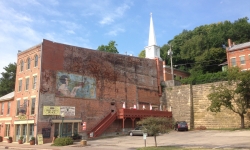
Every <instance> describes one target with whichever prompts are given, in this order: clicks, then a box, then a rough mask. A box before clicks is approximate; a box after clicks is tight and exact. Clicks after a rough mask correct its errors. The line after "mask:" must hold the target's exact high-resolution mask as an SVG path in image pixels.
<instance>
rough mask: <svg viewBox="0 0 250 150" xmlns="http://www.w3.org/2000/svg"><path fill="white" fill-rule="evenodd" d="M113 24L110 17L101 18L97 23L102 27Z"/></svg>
mask: <svg viewBox="0 0 250 150" xmlns="http://www.w3.org/2000/svg"><path fill="white" fill-rule="evenodd" d="M113 22H114V19H112V17H111V16H108V17H104V18H102V20H101V21H99V23H100V24H102V25H105V24H111V23H113Z"/></svg>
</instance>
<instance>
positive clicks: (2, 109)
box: [0, 102, 4, 115]
mask: <svg viewBox="0 0 250 150" xmlns="http://www.w3.org/2000/svg"><path fill="white" fill-rule="evenodd" d="M3 111H4V102H2V106H1V114H0V115H3Z"/></svg>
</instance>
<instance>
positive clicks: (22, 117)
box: [18, 115, 27, 120]
mask: <svg viewBox="0 0 250 150" xmlns="http://www.w3.org/2000/svg"><path fill="white" fill-rule="evenodd" d="M18 119H19V120H26V119H27V117H26V115H19V116H18Z"/></svg>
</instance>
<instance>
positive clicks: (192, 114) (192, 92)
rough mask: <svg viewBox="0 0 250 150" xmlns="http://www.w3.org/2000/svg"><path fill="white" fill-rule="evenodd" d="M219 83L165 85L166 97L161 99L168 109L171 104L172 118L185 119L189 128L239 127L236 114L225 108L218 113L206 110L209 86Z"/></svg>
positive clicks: (248, 116)
mask: <svg viewBox="0 0 250 150" xmlns="http://www.w3.org/2000/svg"><path fill="white" fill-rule="evenodd" d="M219 83H220V82H216V83H208V84H200V85H193V86H191V85H181V86H174V87H166V88H165V89H164V96H165V97H166V99H165V100H163V101H165V102H166V104H167V108H168V110H169V109H170V106H171V109H172V112H173V118H174V119H175V120H176V121H181V120H185V121H187V122H188V124H189V126H190V128H198V127H200V126H205V127H206V128H208V129H222V128H239V127H240V117H239V115H238V114H235V113H233V112H232V111H230V110H228V109H225V108H222V109H221V112H218V113H214V112H210V111H207V108H208V107H209V105H210V101H209V100H208V98H207V95H208V94H209V93H210V89H211V86H212V85H216V84H219ZM245 126H246V127H248V126H250V112H248V113H247V114H246V115H245Z"/></svg>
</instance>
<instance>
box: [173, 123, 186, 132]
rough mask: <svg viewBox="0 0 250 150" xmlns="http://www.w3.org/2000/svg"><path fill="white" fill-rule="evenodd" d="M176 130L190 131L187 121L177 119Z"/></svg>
mask: <svg viewBox="0 0 250 150" xmlns="http://www.w3.org/2000/svg"><path fill="white" fill-rule="evenodd" d="M174 130H176V131H181V130H182V131H188V124H187V122H186V121H177V122H176V123H175V125H174Z"/></svg>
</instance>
